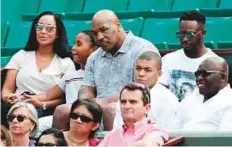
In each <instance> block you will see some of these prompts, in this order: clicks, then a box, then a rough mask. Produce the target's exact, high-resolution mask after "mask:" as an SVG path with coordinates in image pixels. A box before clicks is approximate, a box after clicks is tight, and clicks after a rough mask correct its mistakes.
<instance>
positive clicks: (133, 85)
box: [119, 82, 151, 106]
mask: <svg viewBox="0 0 232 147" xmlns="http://www.w3.org/2000/svg"><path fill="white" fill-rule="evenodd" d="M125 89H127V90H130V91H135V90H140V91H141V92H142V94H143V97H142V101H143V105H144V106H145V105H146V104H149V103H150V102H151V95H150V89H149V88H148V87H147V86H146V85H143V84H141V83H137V82H132V83H130V84H127V85H125V86H124V87H123V88H122V90H121V92H120V97H119V99H120V100H121V96H122V92H123V91H124V90H125Z"/></svg>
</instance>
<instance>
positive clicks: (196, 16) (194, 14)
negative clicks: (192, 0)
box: [180, 10, 206, 26]
mask: <svg viewBox="0 0 232 147" xmlns="http://www.w3.org/2000/svg"><path fill="white" fill-rule="evenodd" d="M182 20H190V21H191V20H195V21H197V22H198V23H199V24H201V26H204V25H205V21H206V18H205V15H204V14H203V13H200V12H199V11H197V10H191V11H185V12H184V13H183V14H182V16H181V17H180V22H181V21H182Z"/></svg>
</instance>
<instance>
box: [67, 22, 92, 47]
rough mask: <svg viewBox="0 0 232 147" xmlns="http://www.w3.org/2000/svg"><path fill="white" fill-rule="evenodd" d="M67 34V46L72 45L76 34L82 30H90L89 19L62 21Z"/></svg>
mask: <svg viewBox="0 0 232 147" xmlns="http://www.w3.org/2000/svg"><path fill="white" fill-rule="evenodd" d="M64 25H65V28H66V31H67V35H68V42H69V46H72V45H73V44H74V43H73V42H74V40H75V38H76V35H77V34H78V33H79V32H81V31H83V30H90V29H91V28H90V27H91V21H68V20H67V21H64Z"/></svg>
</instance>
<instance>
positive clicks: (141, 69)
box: [114, 51, 180, 131]
mask: <svg viewBox="0 0 232 147" xmlns="http://www.w3.org/2000/svg"><path fill="white" fill-rule="evenodd" d="M160 75H161V57H160V56H159V55H158V54H157V53H155V52H152V51H146V52H144V53H142V54H141V55H140V56H139V57H138V58H137V60H136V65H135V81H136V82H139V83H142V84H145V85H147V86H148V87H149V88H150V93H151V109H150V111H149V113H148V117H149V118H151V119H153V120H155V122H156V123H157V124H158V125H160V126H162V127H164V128H165V129H167V130H168V131H171V130H176V129H178V128H179V123H180V119H179V116H178V110H179V102H178V99H177V97H176V96H175V95H174V94H173V93H172V92H171V91H169V90H168V89H167V88H166V87H165V86H163V85H161V84H159V83H158V82H157V80H158V78H159V77H160ZM122 124H123V120H122V116H121V111H120V103H119V102H118V103H117V108H116V116H115V119H114V128H119V127H121V126H122Z"/></svg>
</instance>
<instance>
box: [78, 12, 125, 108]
mask: <svg viewBox="0 0 232 147" xmlns="http://www.w3.org/2000/svg"><path fill="white" fill-rule="evenodd" d="M92 31H93V33H94V35H95V37H96V40H97V42H98V44H99V45H100V46H101V48H102V49H103V50H104V51H106V52H109V53H111V54H112V55H114V54H115V53H116V52H117V51H118V50H119V49H120V47H121V46H122V43H123V41H124V39H125V37H126V33H125V32H124V30H123V28H122V26H121V24H120V23H119V20H118V18H117V16H116V15H115V13H114V12H112V11H110V10H101V11H98V12H97V13H96V14H95V15H94V17H93V20H92ZM78 96H79V97H80V98H92V99H93V98H96V96H97V92H96V87H91V86H82V87H81V89H80V90H79V93H78ZM117 99H118V96H110V97H108V98H104V99H102V98H101V99H99V100H97V101H98V102H99V103H100V104H102V103H104V104H106V103H109V102H116V101H117ZM100 101H101V102H100Z"/></svg>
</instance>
